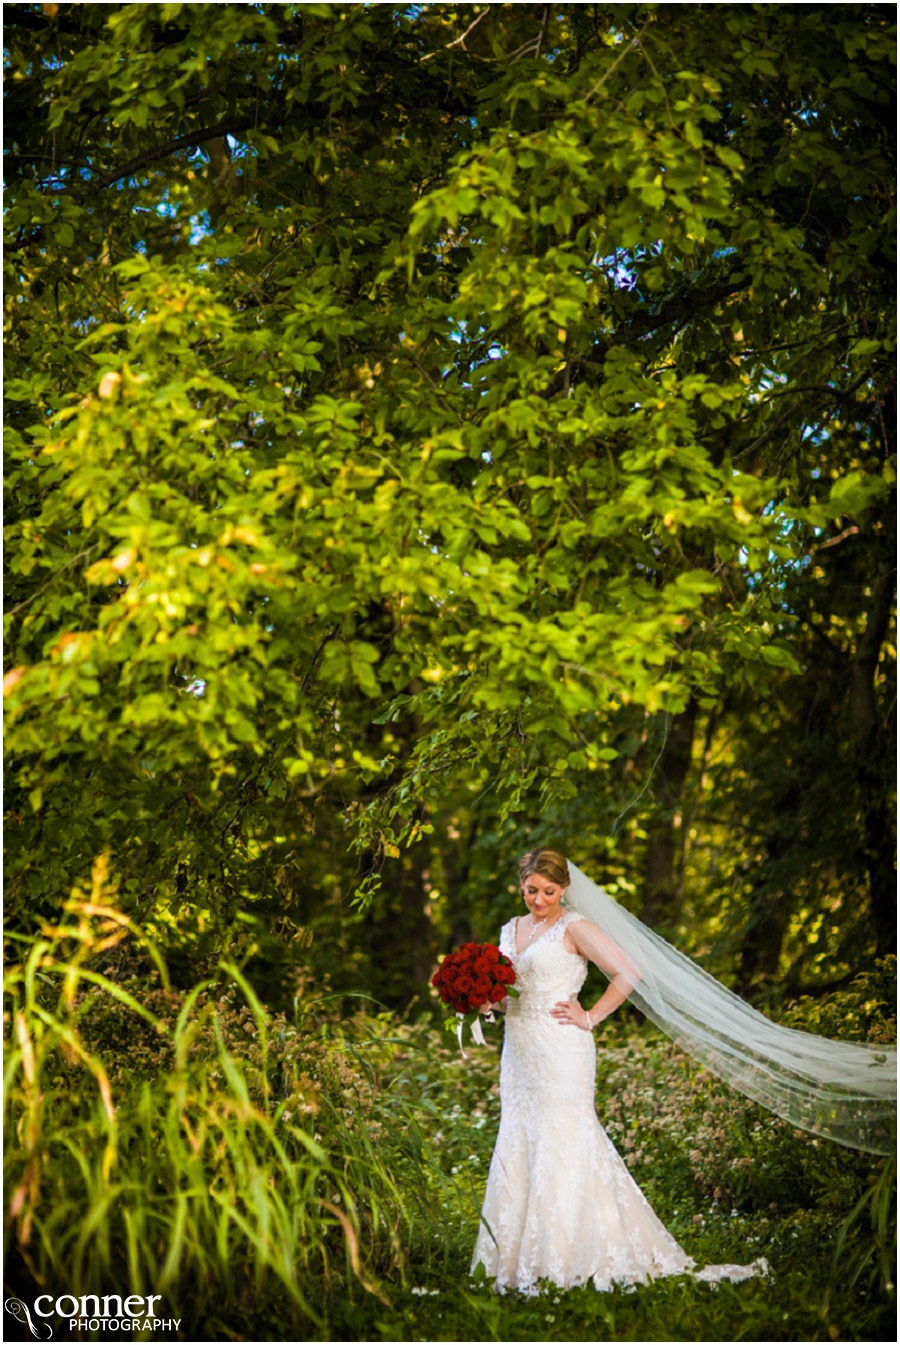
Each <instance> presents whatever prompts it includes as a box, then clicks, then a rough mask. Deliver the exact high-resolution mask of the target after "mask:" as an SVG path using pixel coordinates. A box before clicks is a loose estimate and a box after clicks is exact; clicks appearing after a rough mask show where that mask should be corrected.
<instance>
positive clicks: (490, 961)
mask: <svg viewBox="0 0 900 1345" xmlns="http://www.w3.org/2000/svg"><path fill="white" fill-rule="evenodd" d="M515 979H516V973H515V970H514V968H513V964H512V963H511V962H510V960H509V958H508V957H506V956H505V954H503V953H501V952H500V949H499V948H496V947H495V946H494V945H493V944H492V943H464V944H463V946H462V947H461V948H457V950H456V952H454V953H448V954H447V956H446V957H445V958H444V960H443V962H442V963H441V965H440V966H439V967H438V969H437V971H436V972H435V973H434V975H433V976H432V978H431V984H432V985H433V986H434V987H435V988H436V990H437V992H438V994H439V995H440V997H441V999H442V1000H443V1001H444V1003H445V1004H449V1005H450V1007H451V1008H452V1009H455V1010H456V1014H457V1021H456V1022H455V1023H454V1021H453V1019H448V1021H447V1027H449V1028H450V1029H451V1030H453V1029H455V1031H456V1034H457V1036H458V1038H459V1044H460V1049H462V1033H463V1027H464V1026H465V1024H466V1022H467V1021H469V1022H471V1023H472V1036H473V1037H474V1038H475V1040H476V1041H478V1042H481V1043H482V1044H483V1043H484V1036H483V1035H482V1032H481V1025H480V1023H479V1021H478V1009H479V1007H480V1006H481V1005H484V1004H488V1005H493V1004H499V1002H500V1000H502V999H504V998H505V996H506V995H516V996H518V993H519V992H518V990H515V989H514V988H513V985H514V982H515ZM463 1054H464V1055H465V1052H463Z"/></svg>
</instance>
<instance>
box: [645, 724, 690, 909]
mask: <svg viewBox="0 0 900 1345" xmlns="http://www.w3.org/2000/svg"><path fill="white" fill-rule="evenodd" d="M696 720H697V702H696V701H695V700H694V699H693V697H692V698H691V700H690V701H689V702H688V705H687V709H686V710H684V711H682V713H681V714H680V715H675V716H673V718H672V719H671V721H670V723H669V730H668V734H667V736H666V743H665V747H664V748H663V752H662V756H661V758H660V760H659V762H658V763H657V766H656V772H655V776H654V782H653V783H654V789H653V792H654V797H655V800H656V809H655V811H654V814H653V817H652V820H651V822H650V828H649V831H650V834H649V839H648V842H647V855H646V860H645V869H644V904H643V919H644V920H645V922H646V923H647V924H648V925H650V926H651V927H652V926H653V925H655V924H657V923H658V921H659V920H660V919H668V918H671V917H672V916H673V915H674V914H675V912H676V911H677V909H678V903H679V901H680V899H681V868H680V865H679V862H678V859H679V853H680V849H681V845H682V843H683V823H682V808H683V803H684V788H685V784H686V782H687V777H688V773H689V772H690V768H691V748H692V747H693V742H694V726H695V724H696Z"/></svg>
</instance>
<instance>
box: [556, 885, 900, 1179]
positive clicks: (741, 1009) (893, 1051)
mask: <svg viewBox="0 0 900 1345" xmlns="http://www.w3.org/2000/svg"><path fill="white" fill-rule="evenodd" d="M567 862H568V866H569V874H570V877H571V883H570V885H569V888H568V891H567V892H566V905H567V906H568V907H569V908H570V909H571V910H574V911H577V912H578V914H579V915H583V916H585V917H586V918H587V919H588V920H590V921H592V923H593V924H594V925H596V926H597V928H598V930H599V931H600V932H601V934H602V935H603V936H604V938H603V954H604V956H603V958H602V963H603V964H605V965H607V966H609V967H610V969H611V970H612V973H613V977H614V979H615V981H616V983H617V984H618V985H619V986H620V988H622V989H623V990H626V991H627V992H628V997H629V999H630V1000H631V1001H632V1002H633V1003H635V1004H636V1005H637V1006H638V1008H639V1009H641V1011H642V1012H643V1013H645V1014H646V1015H647V1017H648V1018H649V1019H651V1021H652V1022H654V1023H655V1024H656V1025H657V1027H659V1028H661V1029H662V1031H663V1032H665V1033H666V1034H667V1035H668V1036H669V1037H671V1038H672V1040H673V1041H675V1042H677V1043H678V1045H679V1046H680V1047H682V1048H683V1050H685V1051H687V1053H688V1054H689V1055H691V1056H693V1057H694V1059H695V1060H698V1061H699V1062H700V1063H701V1064H702V1065H705V1066H706V1068H707V1069H709V1070H711V1071H712V1073H713V1074H717V1075H718V1076H719V1078H720V1079H724V1080H725V1082H726V1083H729V1084H731V1086H732V1087H733V1088H737V1089H739V1090H740V1092H742V1093H746V1095H747V1097H750V1098H753V1099H754V1101H756V1102H759V1103H761V1104H762V1105H763V1106H764V1107H768V1108H769V1109H770V1110H771V1111H773V1112H776V1113H777V1114H778V1115H779V1116H782V1117H784V1119H785V1120H786V1121H789V1122H790V1123H791V1124H792V1125H794V1126H797V1127H798V1128H800V1129H802V1130H809V1131H812V1132H813V1134H816V1135H821V1136H823V1137H824V1138H826V1139H829V1140H835V1141H836V1142H837V1143H838V1144H846V1145H849V1146H850V1147H851V1148H853V1149H863V1150H866V1151H868V1152H869V1153H875V1154H887V1153H893V1151H894V1147H895V1143H896V1126H897V1048H896V1047H895V1046H874V1045H870V1044H867V1043H857V1042H848V1041H832V1040H830V1039H829V1038H827V1037H818V1036H815V1035H814V1034H813V1033H810V1032H798V1031H796V1030H795V1029H794V1028H789V1027H782V1026H780V1025H779V1024H777V1023H773V1022H771V1020H770V1019H768V1018H766V1017H765V1016H764V1015H763V1014H761V1013H759V1012H757V1010H756V1009H753V1008H751V1007H750V1005H749V1004H745V1003H744V1001H743V1000H742V999H741V998H740V997H739V996H738V995H735V994H733V993H732V991H730V990H728V989H726V987H725V986H724V985H721V984H720V983H719V982H718V981H717V980H716V979H715V978H714V977H713V976H710V975H709V973H708V972H705V971H704V970H703V969H702V967H699V966H698V965H697V964H696V963H695V962H693V961H692V960H691V959H690V958H689V957H686V956H685V954H684V953H680V952H679V951H678V949H677V948H673V947H672V946H671V944H669V943H667V942H666V940H665V939H663V938H661V937H660V935H658V934H654V932H653V930H651V929H648V928H647V926H646V925H644V924H642V923H641V921H640V920H638V919H637V917H636V916H634V915H631V914H630V912H629V911H626V910H625V908H624V907H623V906H620V905H619V903H618V902H617V901H614V900H613V898H612V897H611V896H609V894H608V893H607V892H604V890H603V888H601V887H598V886H597V884H596V883H594V882H592V881H591V879H590V878H588V876H587V875H586V874H585V873H582V871H581V869H579V868H578V866H577V865H576V864H573V862H572V861H571V860H568V861H567ZM607 974H608V975H609V974H610V972H609V971H607Z"/></svg>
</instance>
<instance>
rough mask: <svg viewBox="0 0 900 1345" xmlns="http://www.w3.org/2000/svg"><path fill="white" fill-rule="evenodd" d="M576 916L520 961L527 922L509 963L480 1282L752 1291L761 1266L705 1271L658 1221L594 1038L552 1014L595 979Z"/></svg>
mask: <svg viewBox="0 0 900 1345" xmlns="http://www.w3.org/2000/svg"><path fill="white" fill-rule="evenodd" d="M581 919H583V917H582V916H581V915H579V914H578V913H577V912H575V911H566V912H564V913H563V915H561V916H560V917H559V918H558V919H557V920H556V921H554V923H553V924H552V925H551V926H550V928H549V929H548V930H547V932H546V933H545V934H541V935H539V936H538V938H537V939H535V941H534V942H533V943H532V944H530V945H529V946H528V947H527V948H526V949H524V950H523V951H522V952H521V953H519V952H517V951H516V942H515V937H516V935H515V931H516V921H515V920H510V921H508V922H507V923H506V924H505V925H504V926H503V930H502V932H501V935H500V945H499V946H500V951H501V952H502V953H505V954H506V956H507V957H508V958H509V959H510V960H511V961H512V963H513V966H514V967H515V969H516V989H517V990H518V991H519V992H520V993H519V998H518V999H514V998H513V997H512V996H509V997H508V1001H507V1009H506V1033H505V1038H504V1042H503V1052H502V1055H501V1062H500V1104H501V1115H500V1128H499V1131H498V1134H497V1142H496V1145H495V1146H494V1153H493V1156H492V1158H491V1166H490V1171H489V1173H488V1183H487V1193H486V1195H485V1198H484V1205H483V1207H482V1211H481V1220H480V1223H479V1230H478V1239H477V1241H476V1244H475V1252H474V1255H473V1257H472V1264H471V1272H474V1270H475V1268H476V1266H478V1265H479V1264H482V1265H483V1266H484V1268H485V1270H486V1271H487V1274H488V1277H489V1279H492V1280H493V1281H494V1284H495V1288H497V1289H498V1290H501V1291H502V1290H506V1289H518V1290H521V1291H523V1292H525V1293H534V1292H536V1285H537V1281H538V1280H539V1279H543V1278H546V1279H548V1280H551V1281H552V1282H553V1283H554V1284H556V1285H558V1286H560V1287H561V1288H573V1287H575V1286H577V1285H584V1284H587V1283H588V1282H589V1281H590V1282H591V1283H593V1286H594V1288H595V1289H609V1288H610V1287H611V1286H612V1285H613V1284H615V1283H619V1284H623V1283H624V1284H633V1283H636V1282H645V1281H647V1280H648V1279H650V1278H653V1277H655V1276H658V1275H677V1274H683V1273H690V1274H692V1275H694V1276H695V1277H696V1278H699V1279H703V1280H720V1279H746V1278H748V1277H749V1276H751V1275H754V1274H757V1273H760V1272H762V1273H765V1272H766V1271H767V1270H768V1266H767V1264H766V1262H765V1260H764V1258H759V1259H758V1260H757V1261H754V1262H753V1263H752V1264H751V1265H747V1266H737V1265H723V1266H706V1267H705V1268H704V1269H702V1270H695V1268H694V1267H695V1263H694V1261H693V1260H692V1258H691V1257H690V1256H688V1255H687V1253H686V1252H684V1251H683V1250H682V1248H681V1247H680V1246H679V1245H678V1243H677V1242H676V1241H675V1239H674V1238H673V1237H672V1235H671V1234H670V1233H669V1232H668V1231H667V1230H666V1228H665V1227H664V1225H663V1224H662V1223H661V1222H660V1220H659V1219H658V1218H657V1217H656V1215H655V1214H654V1213H653V1210H652V1209H651V1208H650V1206H649V1204H648V1203H647V1201H646V1199H645V1198H644V1196H643V1195H642V1194H641V1192H640V1190H639V1188H638V1186H637V1183H636V1182H635V1181H634V1178H633V1177H632V1176H631V1174H630V1173H629V1171H628V1169H627V1168H626V1166H625V1164H624V1163H623V1162H622V1159H621V1158H620V1157H619V1155H618V1153H617V1152H616V1150H615V1148H614V1146H613V1144H612V1141H611V1140H610V1139H609V1137H608V1135H607V1134H606V1131H605V1130H604V1129H603V1127H602V1126H601V1124H600V1122H599V1121H598V1120H597V1115H596V1112H595V1110H594V1077H595V1073H596V1052H595V1048H594V1041H593V1036H592V1034H591V1033H590V1032H587V1031H585V1030H584V1029H581V1028H578V1027H574V1026H570V1025H563V1024H561V1023H559V1022H557V1020H556V1019H555V1018H553V1017H552V1016H551V1014H550V1009H551V1008H552V1007H553V1005H554V1004H555V1003H556V1002H557V1000H564V999H567V998H569V997H571V996H576V995H577V994H578V992H579V990H580V989H581V987H582V985H583V984H584V980H585V976H586V975H587V962H586V960H585V958H584V957H582V955H581V954H580V953H570V952H569V951H568V950H567V949H566V948H565V947H564V946H563V933H564V931H565V929H566V926H567V925H569V924H571V923H572V922H573V921H575V920H581Z"/></svg>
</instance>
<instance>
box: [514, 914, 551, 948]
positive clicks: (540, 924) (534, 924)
mask: <svg viewBox="0 0 900 1345" xmlns="http://www.w3.org/2000/svg"><path fill="white" fill-rule="evenodd" d="M529 914H530V912H529ZM558 919H559V916H558V915H557V916H556V918H555V919H553V920H551V921H550V924H551V925H555V924H556V921H557V920H558ZM546 923H547V917H546V915H545V916H544V918H543V920H535V918H534V916H533V915H532V916H531V933H530V934H529V935H528V938H527V939H526V940H525V943H524V945H523V948H522V952H523V953H524V952H525V949H526V948H527V947H528V945H529V944H530V943H531V940H532V939H533V938H534V936H535V934H537V932H538V930H539V929H543V928H544V925H546Z"/></svg>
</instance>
